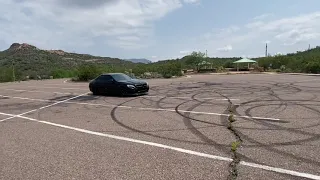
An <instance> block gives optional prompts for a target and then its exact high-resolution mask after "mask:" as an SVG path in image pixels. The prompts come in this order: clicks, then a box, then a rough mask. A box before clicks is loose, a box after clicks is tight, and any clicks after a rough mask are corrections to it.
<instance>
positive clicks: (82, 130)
mask: <svg viewBox="0 0 320 180" xmlns="http://www.w3.org/2000/svg"><path fill="white" fill-rule="evenodd" d="M0 114H3V115H9V116H12V117H18V118H22V119H26V120H30V121H34V122H38V123H42V124H47V125H50V126H55V127H60V128H64V129H70V130H73V131H78V132H82V133H85V134H91V135H96V136H101V137H107V138H111V139H116V140H121V141H127V142H132V143H138V144H143V145H149V146H153V147H159V148H164V149H169V150H173V151H177V152H181V153H185V154H190V155H195V156H199V157H204V158H209V159H214V160H220V161H227V162H231V161H232V159H231V158H227V157H222V156H215V155H211V154H206V153H201V152H197V151H192V150H188V149H183V148H178V147H173V146H169V145H165V144H160V143H155V142H150V141H143V140H138V139H132V138H127V137H123V136H116V135H112V134H106V133H100V132H95V131H90V130H86V129H80V128H76V127H71V126H66V125H62V124H57V123H52V122H48V121H42V120H37V119H34V118H29V117H25V116H22V115H14V114H6V113H1V112H0ZM240 164H241V165H244V166H249V167H254V168H258V169H263V170H267V171H273V172H278V173H282V174H289V175H292V176H297V177H305V178H309V179H315V180H320V176H318V175H313V174H308V173H302V172H297V171H292V170H287V169H282V168H277V167H271V166H266V165H261V164H256V163H250V162H245V161H240Z"/></svg>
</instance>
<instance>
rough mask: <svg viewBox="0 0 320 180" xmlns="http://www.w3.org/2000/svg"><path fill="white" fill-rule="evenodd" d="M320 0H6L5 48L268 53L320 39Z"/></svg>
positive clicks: (131, 54)
mask: <svg viewBox="0 0 320 180" xmlns="http://www.w3.org/2000/svg"><path fill="white" fill-rule="evenodd" d="M317 7H320V1H319V0H308V1H305V2H303V1H301V0H281V1H280V0H269V1H261V0H243V1H237V0H220V1H218V0H130V1H128V0H95V1H88V0H0V13H1V15H2V16H1V17H0V26H1V28H0V50H5V49H7V48H8V47H9V46H10V45H11V44H12V43H14V42H18V43H29V44H32V45H35V46H37V47H38V48H40V49H48V50H49V49H63V50H65V51H70V52H78V53H86V54H93V55H99V56H109V57H118V58H147V59H150V60H153V61H157V60H163V59H168V58H178V57H183V56H185V55H187V54H189V53H191V52H192V51H203V52H205V50H208V56H210V57H230V56H237V57H240V56H241V57H257V56H263V55H264V51H265V49H264V48H265V43H266V42H267V43H268V44H269V53H270V54H272V55H273V54H276V53H282V54H285V53H288V52H295V51H301V50H305V49H307V48H308V45H309V44H310V45H311V47H314V46H317V45H320V10H319V8H317Z"/></svg>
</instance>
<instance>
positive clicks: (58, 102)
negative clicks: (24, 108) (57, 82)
mask: <svg viewBox="0 0 320 180" xmlns="http://www.w3.org/2000/svg"><path fill="white" fill-rule="evenodd" d="M86 94H88V93H83V94H80V95H78V96H74V97H72V98H68V99H65V100H63V101H57V102H55V103H53V104H49V105H47V106H43V107H41V108H38V109H33V110H31V111H28V112H25V113H22V114H19V115H16V116H13V117H9V118H5V119H2V120H0V122H4V121H7V120H9V119H13V118H15V117H18V116H22V115H26V114H29V113H32V112H34V111H38V110H41V109H45V108H48V107H51V106H54V105H57V104H60V103H64V102H67V101H70V100H72V99H75V98H78V97H80V96H83V95H86ZM24 99H25V98H24Z"/></svg>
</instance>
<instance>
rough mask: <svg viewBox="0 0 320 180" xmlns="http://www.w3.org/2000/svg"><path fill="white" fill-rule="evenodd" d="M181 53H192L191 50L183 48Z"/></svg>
mask: <svg viewBox="0 0 320 180" xmlns="http://www.w3.org/2000/svg"><path fill="white" fill-rule="evenodd" d="M179 53H180V54H189V53H191V51H189V50H182V51H180V52H179Z"/></svg>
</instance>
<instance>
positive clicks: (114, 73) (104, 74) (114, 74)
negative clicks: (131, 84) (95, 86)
mask: <svg viewBox="0 0 320 180" xmlns="http://www.w3.org/2000/svg"><path fill="white" fill-rule="evenodd" d="M116 74H122V75H123V73H104V74H101V75H116Z"/></svg>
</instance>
